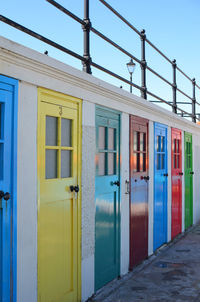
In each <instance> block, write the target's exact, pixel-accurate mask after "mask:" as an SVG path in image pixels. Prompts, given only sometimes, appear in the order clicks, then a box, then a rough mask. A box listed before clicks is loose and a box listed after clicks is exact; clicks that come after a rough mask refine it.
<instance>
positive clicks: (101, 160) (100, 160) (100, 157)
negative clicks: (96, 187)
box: [98, 152, 105, 175]
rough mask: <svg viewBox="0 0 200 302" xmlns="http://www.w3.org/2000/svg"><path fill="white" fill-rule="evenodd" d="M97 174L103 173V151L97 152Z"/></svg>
mask: <svg viewBox="0 0 200 302" xmlns="http://www.w3.org/2000/svg"><path fill="white" fill-rule="evenodd" d="M98 168H99V173H98V174H99V175H105V153H103V152H102V153H99V154H98Z"/></svg>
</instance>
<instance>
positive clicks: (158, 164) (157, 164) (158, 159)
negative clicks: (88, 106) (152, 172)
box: [156, 153, 160, 170]
mask: <svg viewBox="0 0 200 302" xmlns="http://www.w3.org/2000/svg"><path fill="white" fill-rule="evenodd" d="M156 167H157V170H160V154H159V153H158V154H157V158H156Z"/></svg>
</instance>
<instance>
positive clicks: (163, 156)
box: [161, 154, 165, 170]
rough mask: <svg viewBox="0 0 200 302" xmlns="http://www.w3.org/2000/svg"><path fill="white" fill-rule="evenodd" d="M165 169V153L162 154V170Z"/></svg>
mask: <svg viewBox="0 0 200 302" xmlns="http://www.w3.org/2000/svg"><path fill="white" fill-rule="evenodd" d="M163 169H165V154H161V170H163Z"/></svg>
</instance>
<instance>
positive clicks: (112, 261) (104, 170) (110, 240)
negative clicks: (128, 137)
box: [95, 107, 120, 290]
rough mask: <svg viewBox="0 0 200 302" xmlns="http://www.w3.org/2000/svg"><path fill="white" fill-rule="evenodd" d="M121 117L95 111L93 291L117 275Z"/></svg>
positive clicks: (104, 110)
mask: <svg viewBox="0 0 200 302" xmlns="http://www.w3.org/2000/svg"><path fill="white" fill-rule="evenodd" d="M119 146H120V115H119V114H118V113H115V112H113V111H111V110H106V109H103V108H101V107H97V108H96V178H95V205H96V215H95V290H97V289H99V288H100V287H102V286H103V285H104V284H106V283H108V282H109V281H111V280H112V279H114V278H116V277H117V276H118V275H119V273H120V269H119V266H120V153H119V150H120V149H119Z"/></svg>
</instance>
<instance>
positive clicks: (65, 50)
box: [0, 15, 85, 61]
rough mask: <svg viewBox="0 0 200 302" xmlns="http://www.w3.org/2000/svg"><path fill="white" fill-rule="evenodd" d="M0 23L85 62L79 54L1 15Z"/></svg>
mask: <svg viewBox="0 0 200 302" xmlns="http://www.w3.org/2000/svg"><path fill="white" fill-rule="evenodd" d="M0 21H2V22H4V23H6V24H8V25H10V26H12V27H14V28H16V29H18V30H20V31H23V32H24V33H26V34H28V35H30V36H32V37H34V38H36V39H38V40H40V41H42V42H44V43H46V44H49V45H51V46H53V47H55V48H57V49H59V50H61V51H63V52H65V53H67V54H69V55H71V56H73V57H75V58H77V59H79V60H81V61H85V58H84V57H82V56H80V55H79V54H77V53H75V52H73V51H71V50H69V49H68V48H66V47H63V46H62V45H60V44H57V43H55V42H53V41H52V40H50V39H48V38H45V37H44V36H42V35H40V34H38V33H36V32H34V31H32V30H30V29H28V28H26V27H24V26H22V25H20V24H19V23H16V22H14V21H12V20H10V19H8V18H6V17H4V16H2V15H0Z"/></svg>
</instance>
